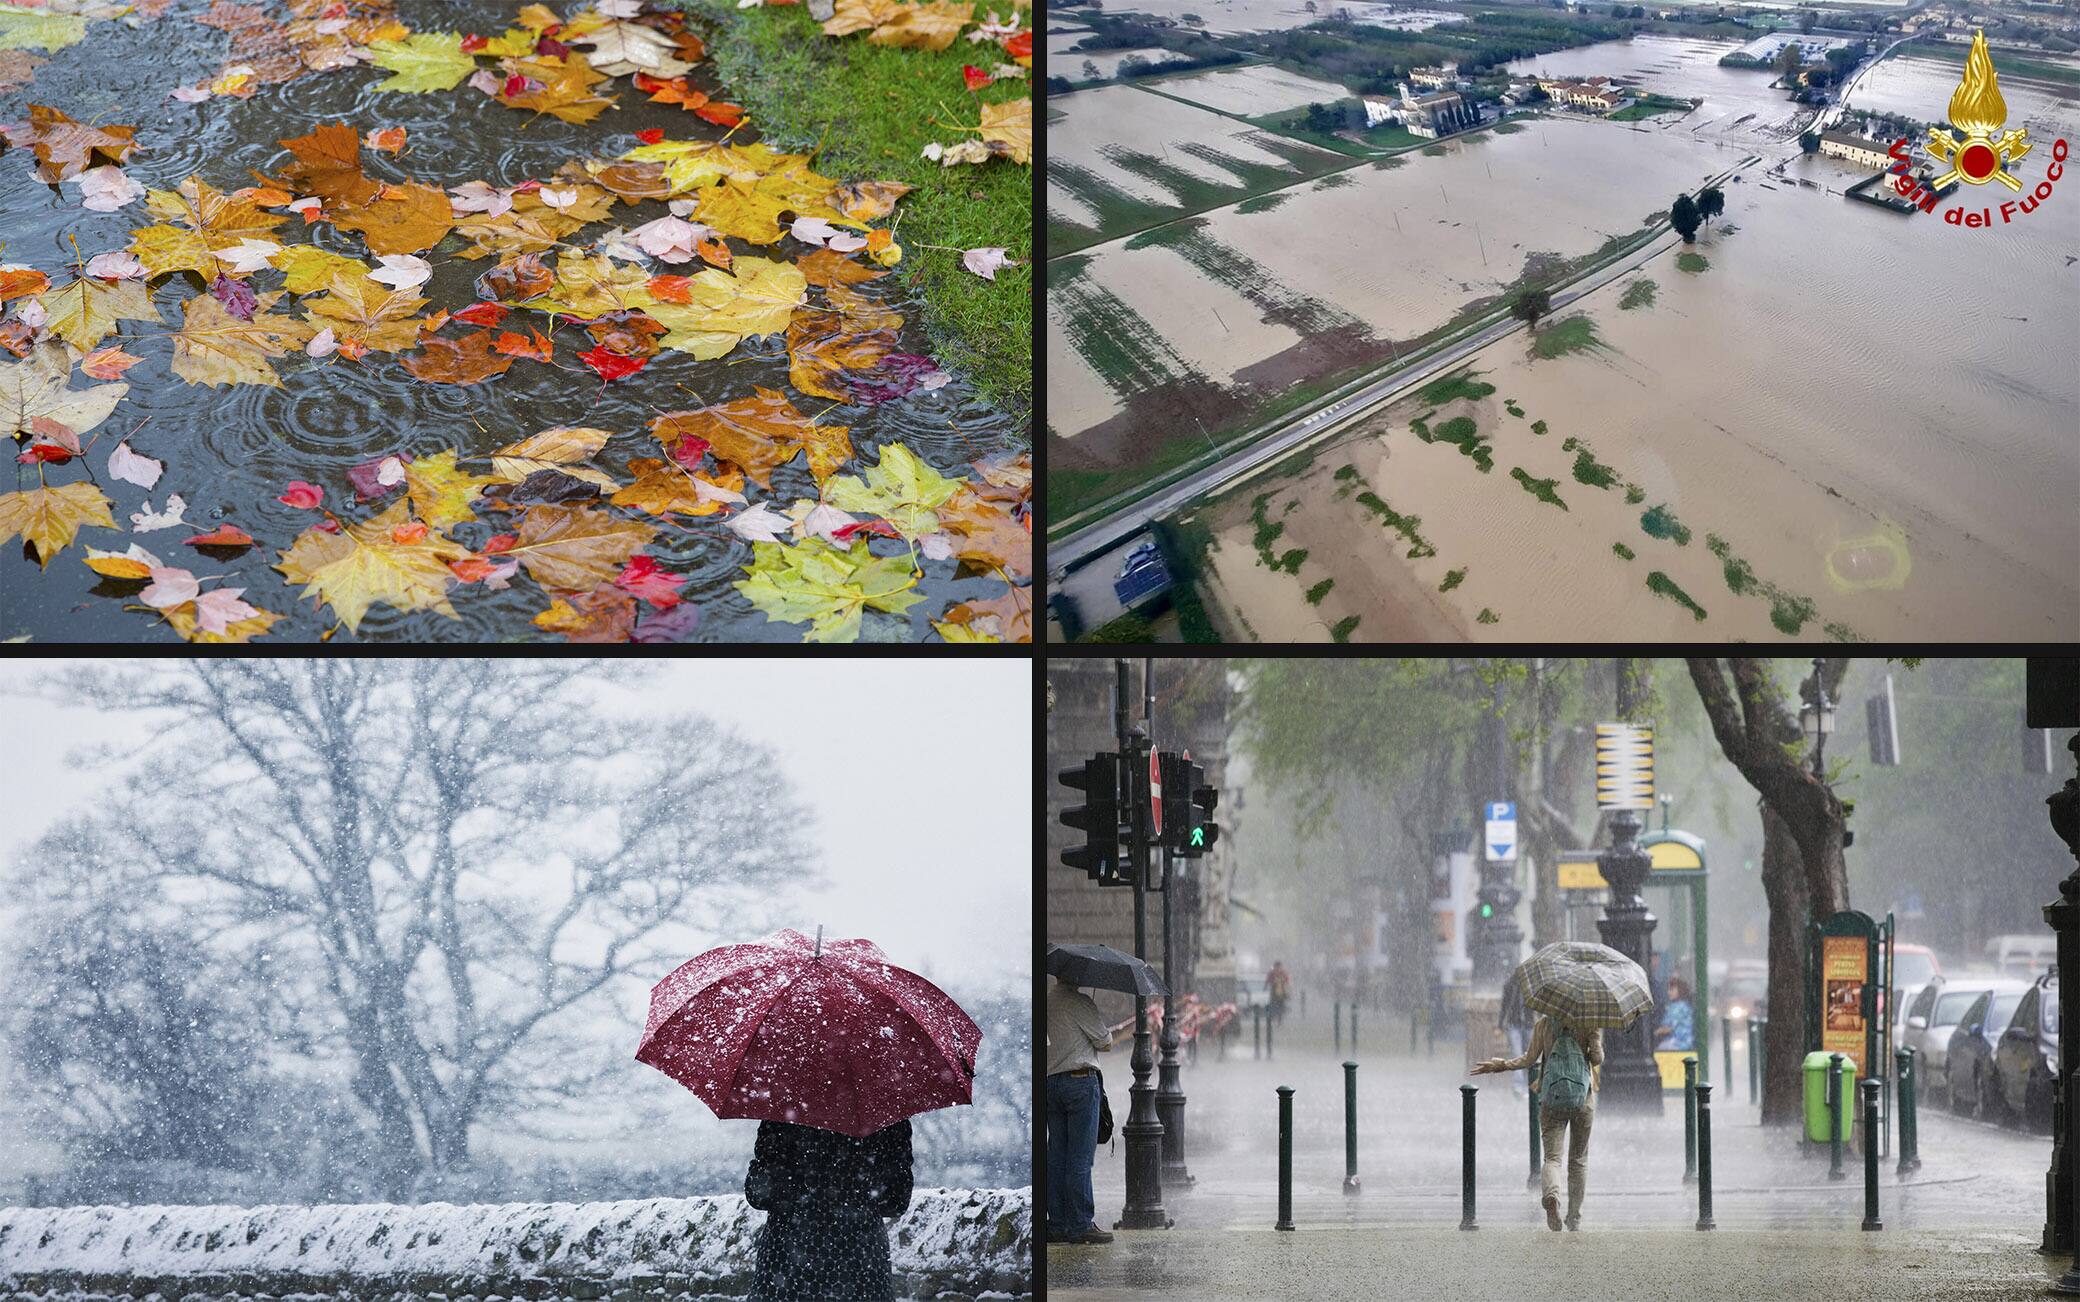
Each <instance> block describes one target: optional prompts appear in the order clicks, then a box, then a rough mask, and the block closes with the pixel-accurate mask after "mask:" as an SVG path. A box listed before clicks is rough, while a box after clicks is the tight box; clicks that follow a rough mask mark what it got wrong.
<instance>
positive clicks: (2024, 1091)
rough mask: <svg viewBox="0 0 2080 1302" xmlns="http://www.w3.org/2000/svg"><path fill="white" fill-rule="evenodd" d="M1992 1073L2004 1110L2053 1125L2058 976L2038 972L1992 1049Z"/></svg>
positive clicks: (2016, 1116) (2028, 1120)
mask: <svg viewBox="0 0 2080 1302" xmlns="http://www.w3.org/2000/svg"><path fill="white" fill-rule="evenodd" d="M1993 1078H1994V1089H1995V1093H1996V1094H1998V1095H1999V1097H2000V1100H2001V1103H2002V1104H2003V1106H2004V1107H2005V1109H2006V1112H2007V1115H2008V1116H2009V1117H2012V1118H2014V1119H2015V1120H2017V1121H2020V1122H2021V1123H2022V1124H2024V1125H2026V1126H2031V1127H2035V1128H2038V1129H2042V1130H2049V1129H2050V1128H2051V1091H2052V1086H2053V1084H2054V1083H2055V1082H2056V1081H2057V1080H2058V982H2057V980H2056V978H2055V977H2054V976H2053V975H2052V974H2050V973H2048V972H2047V973H2046V974H2044V975H2043V976H2041V977H2038V978H2037V982H2036V984H2035V985H2033V986H2031V987H2030V989H2029V993H2028V994H2025V995H2024V996H2023V997H2022V1003H2021V1004H2020V1005H2018V1006H2017V1007H2016V1009H2015V1016H2014V1019H2013V1020H2012V1021H2010V1022H2009V1023H2008V1029H2007V1030H2006V1031H2004V1032H2003V1033H2002V1034H2001V1038H2000V1040H1999V1042H1998V1043H1996V1044H1995V1045H1994V1049H1993Z"/></svg>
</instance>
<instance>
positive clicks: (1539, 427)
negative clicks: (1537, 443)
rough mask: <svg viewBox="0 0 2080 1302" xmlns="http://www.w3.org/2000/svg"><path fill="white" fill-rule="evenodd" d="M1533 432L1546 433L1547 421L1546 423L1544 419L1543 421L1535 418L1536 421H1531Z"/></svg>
mask: <svg viewBox="0 0 2080 1302" xmlns="http://www.w3.org/2000/svg"><path fill="white" fill-rule="evenodd" d="M1531 432H1532V433H1533V434H1543V433H1545V432H1546V423H1545V422H1544V421H1542V420H1535V421H1532V422H1531Z"/></svg>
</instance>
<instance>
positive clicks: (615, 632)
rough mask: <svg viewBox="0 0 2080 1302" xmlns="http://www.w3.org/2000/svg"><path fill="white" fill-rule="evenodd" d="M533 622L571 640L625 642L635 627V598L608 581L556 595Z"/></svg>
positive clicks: (536, 625) (575, 641) (537, 626)
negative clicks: (576, 592) (570, 594)
mask: <svg viewBox="0 0 2080 1302" xmlns="http://www.w3.org/2000/svg"><path fill="white" fill-rule="evenodd" d="M534 626H535V627H536V628H539V629H543V630H545V631H547V632H550V633H561V634H563V635H564V637H565V638H566V639H568V640H569V641H571V642H574V643H577V642H585V643H602V642H626V641H628V640H629V638H630V637H631V636H633V635H634V633H635V630H636V599H635V598H634V597H633V596H631V595H629V594H628V593H626V592H623V591H622V590H621V589H620V588H617V587H615V586H614V585H613V584H611V583H604V584H601V585H600V586H599V587H597V588H594V589H593V590H592V591H590V592H587V593H582V594H579V595H577V596H573V597H558V598H557V599H556V600H555V601H553V602H551V603H550V604H549V608H548V609H547V610H545V611H543V612H542V613H541V614H539V615H536V616H535V617H534Z"/></svg>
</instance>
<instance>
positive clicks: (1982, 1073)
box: [1937, 980, 2033, 1121]
mask: <svg viewBox="0 0 2080 1302" xmlns="http://www.w3.org/2000/svg"><path fill="white" fill-rule="evenodd" d="M2032 988H2033V987H2032V985H2031V984H2030V983H2029V982H2027V981H2005V980H2004V981H2002V982H2000V983H1999V984H1998V985H1996V986H1994V987H1993V988H1992V989H1990V990H1985V991H1982V992H1981V993H1980V995H1979V997H1978V998H1977V999H1975V1000H1973V1001H1972V1006H1971V1007H1970V1008H1969V1009H1967V1010H1966V1011H1965V1014H1964V1017H1963V1018H1962V1020H1960V1021H1959V1022H1958V1024H1957V1029H1956V1030H1954V1031H1952V1032H1951V1033H1950V1046H1949V1049H1948V1051H1947V1052H1946V1053H1945V1054H1944V1055H1943V1077H1944V1083H1945V1092H1946V1093H1947V1094H1948V1095H1949V1096H1950V1110H1951V1111H1952V1112H1955V1113H1957V1114H1959V1115H1960V1116H1964V1115H1970V1116H1975V1117H1978V1118H1979V1119H1980V1120H1982V1121H1996V1120H1999V1119H2000V1117H2001V1115H2002V1104H2001V1098H2000V1093H1999V1091H1998V1089H1997V1088H1996V1087H1995V1085H1994V1080H1993V1050H1994V1046H1995V1045H1997V1044H1999V1043H2000V1042H2001V1036H2002V1034H2003V1033H2004V1032H2006V1031H2007V1029H2008V1027H2009V1025H2010V1024H2012V1023H2013V1021H2014V1019H2015V1010H2016V1009H2018V1008H2020V1007H2021V1006H2022V998H2023V996H2024V995H2026V994H2028V993H2029V992H2030V990H2031V989H2032ZM1937 1002H1938V1003H1940V1002H1941V1000H1938V1001H1937Z"/></svg>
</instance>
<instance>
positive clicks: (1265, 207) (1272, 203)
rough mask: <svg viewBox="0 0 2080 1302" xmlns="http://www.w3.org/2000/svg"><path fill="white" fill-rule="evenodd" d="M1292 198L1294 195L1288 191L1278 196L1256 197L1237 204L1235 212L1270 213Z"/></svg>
mask: <svg viewBox="0 0 2080 1302" xmlns="http://www.w3.org/2000/svg"><path fill="white" fill-rule="evenodd" d="M1292 197H1293V196H1292V193H1291V192H1290V191H1287V190H1280V191H1278V192H1277V193H1276V194H1259V195H1254V196H1252V197H1250V198H1248V199H1244V200H1243V201H1242V202H1241V203H1238V204H1236V205H1235V211H1236V212H1239V213H1253V212H1270V211H1271V210H1272V209H1273V208H1276V207H1278V206H1279V205H1280V204H1282V203H1284V202H1285V201H1286V200H1288V199H1290V198H1292Z"/></svg>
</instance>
